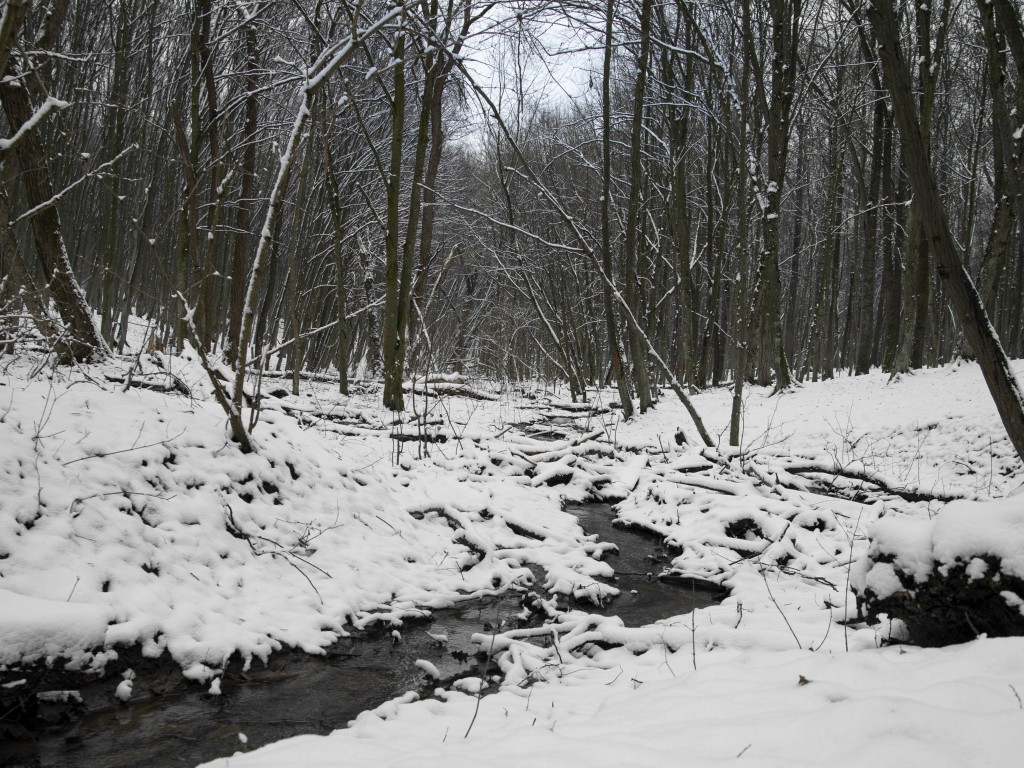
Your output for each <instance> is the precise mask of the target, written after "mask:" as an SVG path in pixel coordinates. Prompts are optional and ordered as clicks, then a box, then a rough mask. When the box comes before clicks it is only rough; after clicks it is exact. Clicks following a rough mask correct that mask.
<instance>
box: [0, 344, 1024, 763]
mask: <svg viewBox="0 0 1024 768" xmlns="http://www.w3.org/2000/svg"><path fill="white" fill-rule="evenodd" d="M159 362H160V364H161V365H162V366H163V369H164V370H167V369H171V370H172V371H173V373H174V374H175V375H176V376H178V377H180V379H181V380H182V381H183V382H184V383H185V384H186V385H187V386H189V387H190V388H191V390H192V392H193V395H194V397H193V398H185V397H183V396H181V395H180V394H167V393H160V392H152V391H146V390H139V389H136V388H132V389H131V390H129V391H128V392H121V391H120V389H121V387H120V385H118V384H116V383H112V382H110V381H109V380H108V378H111V377H113V378H116V376H117V375H118V371H117V370H116V368H113V367H112V368H109V369H105V370H92V371H89V372H88V375H86V374H85V373H84V372H81V371H76V372H71V373H69V372H66V371H65V372H61V373H59V374H57V375H46V374H39V375H36V376H35V377H29V376H28V373H29V365H28V364H27V363H16V364H12V365H11V366H10V367H9V368H8V370H7V372H6V374H4V375H3V376H0V437H2V441H0V446H2V448H0V462H2V463H0V664H11V663H13V662H15V661H18V660H26V659H33V658H36V659H46V660H54V659H57V658H62V659H70V660H71V663H72V664H77V665H80V666H82V667H90V666H99V665H102V664H103V663H104V662H109V661H110V660H111V659H112V658H114V657H115V654H116V652H117V651H116V647H115V646H116V645H117V644H140V645H141V646H142V648H143V649H144V651H145V652H146V653H148V654H153V655H158V654H161V653H165V652H166V653H169V654H170V655H171V656H172V657H173V658H174V659H175V660H176V661H177V662H178V663H179V664H181V666H182V668H183V670H184V671H185V673H186V674H187V675H188V676H190V677H193V678H195V679H197V680H201V681H203V682H204V684H209V685H212V686H214V687H217V679H218V676H219V674H220V670H221V669H222V668H223V666H224V663H225V661H226V660H227V658H228V657H229V656H231V655H232V654H236V653H237V654H240V655H241V656H242V657H243V658H246V659H250V660H252V659H259V658H263V657H265V656H266V655H267V654H268V653H272V652H273V651H274V650H276V649H277V648H279V647H281V646H282V645H289V646H297V647H301V648H304V649H306V650H309V651H310V652H316V651H317V650H318V649H320V648H322V647H325V646H326V645H328V644H330V643H331V642H332V641H333V640H335V639H336V638H337V637H338V636H339V635H341V634H343V633H344V632H345V631H346V627H350V626H363V625H365V624H367V623H369V622H374V621H383V622H389V623H393V622H398V621H401V620H402V619H403V618H404V617H408V616H414V615H416V614H417V613H418V612H419V610H420V609H422V608H430V607H439V606H442V605H448V604H451V603H452V602H453V601H455V600H457V599H459V598H460V597H464V596H467V595H480V594H487V593H490V592H493V591H496V590H501V589H504V588H505V587H506V586H507V585H508V584H510V583H511V582H513V581H516V580H518V581H520V582H523V581H527V580H529V579H531V578H532V575H531V573H530V571H529V570H527V568H526V565H527V564H535V565H539V566H541V567H543V569H544V572H545V573H546V583H545V584H543V585H540V586H543V587H545V588H546V589H547V590H548V591H549V592H552V593H554V594H555V595H568V594H572V595H575V596H576V597H588V596H589V597H593V598H597V599H601V598H603V597H605V596H607V595H609V594H612V593H614V587H612V586H611V585H610V584H606V583H604V582H602V581H597V580H595V577H602V576H607V575H608V574H609V572H610V570H609V566H608V564H607V563H605V562H603V561H601V559H600V557H601V554H602V553H601V547H600V546H599V545H597V544H596V543H595V542H593V541H591V540H589V539H588V538H587V537H586V536H585V535H584V534H583V532H582V530H581V529H580V528H579V526H578V524H577V523H576V521H575V519H574V518H573V517H571V516H570V515H568V514H566V513H564V512H562V511H561V509H560V502H561V499H562V498H563V497H568V498H574V499H580V498H583V497H584V496H587V495H590V496H597V495H602V494H603V495H605V496H606V497H608V498H610V499H613V500H620V499H621V501H620V502H619V503H618V505H617V507H616V509H617V511H618V514H619V516H620V518H621V519H622V520H624V521H626V522H629V523H632V524H635V525H640V526H643V527H645V528H647V529H650V530H652V531H656V532H657V533H659V534H660V535H662V536H663V537H664V538H665V539H666V541H667V542H668V543H669V544H671V545H672V546H673V547H675V548H676V556H675V559H674V560H673V562H672V566H671V570H672V572H673V574H674V575H675V576H678V577H696V578H699V579H702V580H707V581H711V582H715V583H717V584H721V585H724V586H725V587H727V588H728V589H729V596H728V597H727V598H725V600H724V601H723V602H722V603H721V604H719V605H715V606H712V607H710V608H702V609H699V610H697V611H694V612H692V613H688V614H684V615H680V616H673V617H666V618H665V619H664V620H662V621H660V622H658V623H656V624H654V625H650V626H647V627H626V626H624V625H623V624H622V622H621V621H619V620H618V619H617V618H614V617H603V616H597V615H592V614H589V613H586V612H581V611H566V612H562V613H560V614H558V616H557V617H556V618H554V619H553V620H552V621H550V622H548V623H547V624H545V625H544V626H541V627H532V628H527V629H518V630H510V631H506V632H504V633H500V634H497V635H492V634H481V635H479V636H478V638H477V639H478V642H479V643H480V645H481V647H482V648H484V649H485V650H489V651H490V653H491V654H492V656H493V662H494V663H493V665H492V670H494V669H500V671H501V681H500V687H499V690H497V692H495V693H492V694H491V695H487V696H484V697H482V698H477V697H476V696H474V695H472V694H471V693H466V692H462V691H440V692H439V693H438V698H437V699H432V700H426V701H413V700H411V697H406V698H405V699H403V700H397V701H393V702H389V703H387V704H385V705H383V706H382V707H380V708H379V709H378V710H377V711H375V712H367V713H364V714H363V715H361V716H360V717H359V718H358V719H357V720H356V721H355V722H354V723H353V725H352V727H350V728H348V729H343V730H339V731H336V732H335V733H333V734H331V735H330V736H327V737H313V736H309V737H299V738H295V739H290V740H287V741H284V742H279V743H277V744H274V745H271V746H268V747H265V748H263V749H260V750H257V751H254V752H251V753H248V754H239V755H235V756H233V757H230V758H225V759H223V760H219V761H215V762H214V763H211V765H218V766H232V767H233V768H238V767H242V768H247V767H249V768H252V767H255V766H275V768H276V767H280V766H283V767H284V768H287V767H288V766H321V765H322V766H342V765H371V764H373V765H380V766H387V765H395V766H398V765H402V766H406V765H439V766H440V765H445V766H458V765H471V764H472V765H479V764H480V763H481V761H485V762H487V763H488V764H490V765H495V766H506V765H507V766H512V765H515V766H520V765H523V764H526V763H531V762H532V763H533V764H535V765H594V766H605V765H607V766H613V765H615V766H619V765H678V764H684V763H685V764H693V765H713V764H719V763H724V762H728V761H732V760H742V761H745V762H748V763H749V762H753V764H755V765H764V766H770V765H776V764H778V765H783V764H785V765H814V766H818V765H866V764H878V763H881V764H885V765H889V764H893V765H896V764H901V765H910V766H914V765H925V764H928V765H937V766H945V765H972V766H973V765H1015V764H1017V762H1018V760H1019V755H1020V754H1021V753H1022V750H1024V703H1022V700H1021V697H1022V696H1024V639H1022V638H1011V639H985V638H982V639H978V640H975V641H973V642H971V643H968V644H966V645H962V646H954V647H948V648H943V649H920V648H916V647H914V646H907V645H888V646H887V645H886V644H885V643H886V640H887V638H888V637H889V635H890V633H891V632H893V631H897V632H898V630H899V628H898V627H892V626H890V625H889V623H888V622H887V623H886V624H885V625H880V626H867V625H864V624H863V623H858V621H857V613H856V607H855V598H854V596H853V594H852V593H851V589H850V587H851V583H856V582H857V581H858V580H861V581H863V579H865V578H867V576H866V574H865V573H864V572H863V571H864V569H863V568H860V569H858V567H857V565H856V563H857V561H859V560H861V559H862V557H863V555H864V553H865V552H866V550H867V546H868V540H867V532H868V531H869V530H870V529H871V526H872V525H873V524H874V522H875V521H876V520H877V519H878V517H879V516H880V515H883V514H884V515H885V517H886V525H887V526H889V527H892V524H891V523H890V522H889V521H892V520H903V519H905V520H921V521H926V520H928V519H930V518H932V517H934V516H936V515H938V516H939V518H940V519H941V510H942V508H943V505H944V501H936V500H934V498H933V499H923V500H920V499H919V497H920V496H922V495H926V496H930V497H938V498H940V499H943V500H945V499H951V498H958V497H959V498H965V499H967V501H960V502H957V508H958V509H959V510H960V511H959V512H958V515H960V517H961V518H962V517H963V516H964V515H965V514H974V515H975V516H976V517H977V519H978V525H979V526H985V525H986V519H985V509H986V504H987V503H988V502H987V501H986V500H989V499H993V498H995V499H1003V498H1004V497H1008V496H1009V495H1010V494H1011V493H1012V491H1014V490H1015V489H1016V488H1017V487H1018V486H1020V485H1021V483H1022V482H1024V471H1022V469H1021V467H1020V465H1019V464H1018V462H1017V460H1016V458H1015V456H1014V454H1013V452H1012V449H1011V448H1010V446H1009V443H1008V441H1007V440H1006V438H1005V436H1004V435H1003V433H1002V429H1001V426H1000V425H999V422H998V418H997V417H996V414H995V409H994V407H993V406H992V405H991V401H990V399H989V397H988V394H987V391H986V389H985V387H984V384H983V382H982V380H981V376H980V373H979V372H978V370H977V367H976V366H974V365H970V364H962V365H959V366H950V367H945V368H942V369H938V370H932V371H925V372H921V373H918V374H916V375H913V376H907V377H904V378H903V380H901V381H898V382H893V383H890V382H889V381H888V380H887V378H886V377H885V376H883V375H882V374H878V373H875V374H872V375H870V376H864V377H857V378H843V379H839V380H835V381H830V382H822V383H817V384H813V385H806V386H804V387H801V388H797V389H795V390H794V391H792V392H790V393H786V394H784V395H782V396H777V397H770V396H769V394H768V393H767V392H764V391H760V390H757V389H754V390H753V391H752V393H751V394H750V396H749V398H748V401H747V406H746V410H745V435H744V445H743V452H742V455H735V452H732V453H730V452H729V451H727V450H726V449H725V448H724V446H723V447H722V449H721V453H718V452H703V453H702V452H701V451H699V450H698V449H697V448H696V447H693V446H694V445H695V439H694V438H695V433H694V430H693V429H692V428H691V427H690V426H689V421H688V419H687V418H686V415H685V411H684V410H683V408H682V407H681V405H679V404H678V403H676V402H674V401H673V400H672V399H671V394H670V393H669V394H667V395H666V399H665V400H663V402H662V403H661V404H660V405H659V406H658V407H657V408H656V409H655V410H654V411H652V412H650V413H648V414H645V415H644V416H641V417H638V418H637V419H635V420H634V421H632V422H630V423H621V422H619V421H618V420H617V419H616V418H615V417H614V415H613V414H609V413H604V414H597V415H594V416H589V417H580V418H576V419H575V420H574V421H573V426H574V431H572V432H571V433H570V434H569V435H568V437H566V438H565V439H558V440H555V441H554V442H542V441H540V440H537V439H533V438H531V437H528V436H527V435H526V434H524V432H525V430H524V429H523V428H522V426H521V425H522V424H523V423H524V422H531V421H538V420H540V419H541V418H542V416H543V415H545V414H546V415H549V416H550V415H556V416H562V417H566V415H567V414H568V413H569V411H567V410H565V409H564V408H561V407H559V406H560V405H565V404H564V403H563V402H561V401H560V400H559V398H551V397H549V396H546V395H544V394H543V393H540V394H539V395H538V394H537V393H531V394H530V396H529V397H527V396H525V395H523V394H522V393H516V392H513V391H503V392H495V394H494V396H493V399H486V400H478V399H472V398H464V397H459V396H457V395H450V396H442V397H439V398H431V399H430V400H429V401H428V402H427V407H428V409H429V413H430V418H429V419H428V422H429V423H428V424H427V425H426V426H425V427H418V426H417V425H415V424H412V423H407V424H404V425H401V426H400V427H399V428H398V429H399V430H400V431H402V432H404V433H406V434H416V433H417V432H418V431H424V430H425V431H427V432H431V433H435V434H438V435H441V436H443V437H444V438H447V440H446V442H443V443H440V442H439V443H430V444H428V445H427V447H428V448H429V455H426V452H425V450H424V446H423V444H421V443H417V442H406V443H401V444H399V443H397V442H396V441H394V440H392V439H390V438H389V436H388V427H390V417H389V416H388V415H387V414H385V413H384V412H382V411H381V409H380V408H379V407H378V406H377V404H376V403H377V401H378V396H377V395H376V393H374V392H370V391H368V392H365V393H363V394H357V395H353V396H352V397H350V398H344V397H340V396H338V395H336V394H335V393H334V392H333V390H332V389H331V387H330V385H328V384H323V385H317V386H313V385H309V386H308V388H307V387H306V385H304V390H303V394H302V395H300V396H299V397H292V396H290V395H284V393H278V395H281V396H274V397H268V398H266V401H265V402H266V404H265V407H264V409H263V411H262V413H261V414H260V418H259V423H258V424H257V426H256V428H255V430H254V437H255V440H256V443H257V444H258V446H259V450H258V451H257V453H256V454H253V455H248V456H246V455H242V454H241V453H239V452H238V451H237V449H236V448H235V447H234V446H233V445H232V444H231V443H230V442H229V441H227V440H226V438H225V430H224V419H223V416H222V414H220V413H219V412H218V411H217V409H216V406H215V405H214V404H213V403H212V402H211V401H210V400H209V398H208V397H207V396H206V395H205V392H206V383H205V379H204V378H203V375H202V373H201V371H199V370H198V368H197V367H196V366H195V365H194V363H193V362H191V361H190V360H188V359H182V358H170V357H166V358H163V359H162V360H161V361H159ZM156 363H157V361H155V360H147V361H146V363H145V366H144V371H143V372H144V373H146V374H151V376H149V377H148V378H147V379H146V380H148V381H166V380H167V377H166V376H165V375H163V374H160V372H159V371H160V368H159V367H158V366H157V364H156ZM127 365H128V363H125V364H124V365H123V366H122V368H124V367H127ZM1016 370H1017V371H1018V375H1020V372H1021V371H1024V365H1020V364H1018V365H1017V366H1016ZM278 386H279V384H278V383H277V382H274V381H272V380H267V381H264V382H263V389H264V391H265V392H267V391H271V390H276V389H277V387H278ZM459 386H460V385H457V384H456V385H453V386H451V387H448V389H449V390H450V391H457V390H458V389H459ZM480 388H481V389H486V388H485V387H484V386H483V385H480ZM470 394H473V392H472V391H471V392H470ZM606 397H607V395H606ZM417 403H418V405H420V406H422V400H421V399H418V401H417ZM695 404H696V406H697V408H698V409H699V410H700V412H701V413H702V414H703V416H704V418H705V421H706V422H707V424H708V427H709V429H710V430H711V431H712V433H713V434H722V433H725V432H726V429H727V421H728V409H729V393H728V392H725V391H714V392H709V393H705V394H702V395H699V396H698V397H696V398H695ZM680 430H683V431H684V432H685V433H686V435H687V437H688V440H689V442H688V443H687V444H684V445H679V444H677V441H676V435H677V433H678V432H679V431H680ZM724 442H725V440H724V438H723V443H724ZM399 446H401V450H402V453H401V455H397V450H398V447H399ZM856 477H862V478H865V477H866V478H874V479H876V480H878V481H879V482H881V483H883V484H884V485H885V486H886V487H887V488H889V489H890V490H891V491H892V493H889V494H885V495H883V496H879V495H877V494H875V495H872V496H870V497H865V496H864V495H862V494H858V490H859V482H858V481H856V480H855V479H851V478H856ZM826 486H827V487H829V489H830V490H831V491H833V492H834V493H833V495H824V494H822V493H821V491H822V489H823V488H824V487H826ZM844 494H845V495H846V496H847V498H838V497H837V495H838V496H841V495H844ZM1015 498H1020V499H1021V503H1020V515H1021V516H1022V517H1024V496H1020V497H1011V498H1008V499H1005V500H1002V501H999V502H998V503H996V504H992V505H991V506H992V507H998V508H999V510H1000V516H993V519H996V517H999V519H1003V520H1004V524H1005V525H1010V524H1006V523H1005V520H1006V519H1010V520H1011V521H1012V519H1013V513H1014V509H1015V502H1014V499H1015ZM965 509H966V510H969V511H968V512H964V511H963V510H965ZM1007 510H1009V511H1008V512H1007ZM1009 554H1011V555H1012V554H1013V553H1009ZM252 663H257V664H258V663H260V662H259V661H258V660H257V661H253V662H252ZM116 682H117V681H112V682H111V695H112V696H113V695H114V686H115V685H116ZM497 682H498V681H495V683H496V684H497ZM474 687H475V686H473V685H469V684H465V685H463V686H462V688H464V689H469V690H472V689H473V688H474ZM495 687H496V686H492V689H493V688H495ZM282 716H285V713H282Z"/></svg>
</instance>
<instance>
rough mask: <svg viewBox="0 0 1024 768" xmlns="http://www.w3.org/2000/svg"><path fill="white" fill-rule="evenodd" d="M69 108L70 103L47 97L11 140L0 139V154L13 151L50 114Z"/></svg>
mask: <svg viewBox="0 0 1024 768" xmlns="http://www.w3.org/2000/svg"><path fill="white" fill-rule="evenodd" d="M69 106H71V102H69V101H63V100H62V99H58V98H57V97H56V96H47V97H46V101H44V102H43V103H42V105H41V106H40V107H39V109H37V110H36V111H35V112H34V113H33V115H32V117H30V118H29V119H28V120H26V121H25V122H24V123H23V124H22V126H21V127H20V128H19V129H18V130H17V131H15V133H14V135H13V136H11V138H9V139H0V152H9V151H10V150H12V149H14V148H15V147H16V146H17V145H18V144H19V143H20V142H21V140H22V139H24V138H25V137H26V136H28V135H29V134H30V133H31V132H32V131H34V130H35V129H36V126H38V125H39V124H40V123H42V122H43V120H45V119H46V117H47V116H48V115H49V114H50V113H51V112H56V111H58V110H61V109H66V108H67V107H69Z"/></svg>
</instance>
